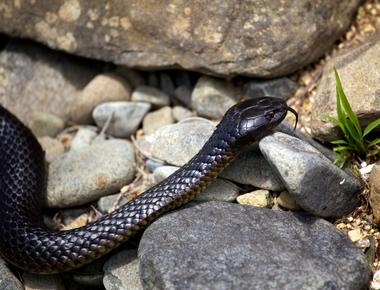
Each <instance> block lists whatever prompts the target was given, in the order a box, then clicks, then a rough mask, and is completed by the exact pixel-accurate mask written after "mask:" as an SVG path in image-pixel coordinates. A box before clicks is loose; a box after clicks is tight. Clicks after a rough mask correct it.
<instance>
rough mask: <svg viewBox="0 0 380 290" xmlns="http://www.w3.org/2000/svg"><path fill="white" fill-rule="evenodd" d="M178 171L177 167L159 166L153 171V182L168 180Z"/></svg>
mask: <svg viewBox="0 0 380 290" xmlns="http://www.w3.org/2000/svg"><path fill="white" fill-rule="evenodd" d="M178 169H179V167H177V166H168V165H164V166H160V167H158V168H157V169H155V170H154V171H153V178H154V181H155V182H156V183H159V182H161V181H162V180H164V179H166V178H168V177H169V176H170V175H172V174H173V173H174V172H176V171H177V170H178Z"/></svg>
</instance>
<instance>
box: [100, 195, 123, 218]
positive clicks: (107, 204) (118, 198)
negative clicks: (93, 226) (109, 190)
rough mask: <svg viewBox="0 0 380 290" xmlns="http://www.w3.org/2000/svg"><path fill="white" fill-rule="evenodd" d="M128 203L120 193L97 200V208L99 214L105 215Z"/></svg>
mask: <svg viewBox="0 0 380 290" xmlns="http://www.w3.org/2000/svg"><path fill="white" fill-rule="evenodd" d="M127 202H128V199H127V198H126V197H124V196H123V195H121V194H120V193H116V194H111V195H107V196H103V197H101V198H99V200H98V203H97V208H98V210H99V211H100V212H102V213H104V214H106V213H109V212H111V211H112V210H113V208H114V207H118V206H122V205H124V204H126V203H127Z"/></svg>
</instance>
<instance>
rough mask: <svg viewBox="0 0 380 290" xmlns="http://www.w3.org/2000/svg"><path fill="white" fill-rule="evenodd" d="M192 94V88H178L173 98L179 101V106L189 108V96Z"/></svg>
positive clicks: (183, 86)
mask: <svg viewBox="0 0 380 290" xmlns="http://www.w3.org/2000/svg"><path fill="white" fill-rule="evenodd" d="M192 92H193V89H192V87H189V86H185V85H182V86H179V87H177V88H176V89H175V91H174V97H175V98H176V99H177V100H178V101H179V103H180V104H182V105H184V106H186V107H187V108H191V94H192Z"/></svg>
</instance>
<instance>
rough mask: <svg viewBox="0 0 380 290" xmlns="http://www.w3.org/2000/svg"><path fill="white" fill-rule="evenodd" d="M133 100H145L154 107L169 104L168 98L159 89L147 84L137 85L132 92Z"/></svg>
mask: <svg viewBox="0 0 380 290" xmlns="http://www.w3.org/2000/svg"><path fill="white" fill-rule="evenodd" d="M131 100H132V101H133V102H146V103H149V104H151V105H152V106H153V107H155V108H161V107H164V106H169V104H170V98H169V96H168V95H167V94H165V93H163V92H162V91H160V90H159V89H156V88H154V87H148V86H138V87H137V88H136V89H135V90H134V91H133V93H132V97H131Z"/></svg>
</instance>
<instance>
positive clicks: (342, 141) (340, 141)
mask: <svg viewBox="0 0 380 290" xmlns="http://www.w3.org/2000/svg"><path fill="white" fill-rule="evenodd" d="M330 143H331V144H336V145H339V144H348V143H347V141H346V140H342V139H340V140H334V141H331V142H330Z"/></svg>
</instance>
